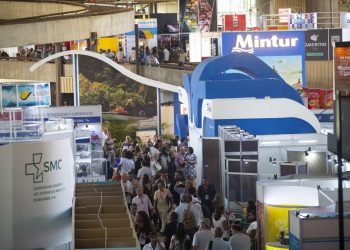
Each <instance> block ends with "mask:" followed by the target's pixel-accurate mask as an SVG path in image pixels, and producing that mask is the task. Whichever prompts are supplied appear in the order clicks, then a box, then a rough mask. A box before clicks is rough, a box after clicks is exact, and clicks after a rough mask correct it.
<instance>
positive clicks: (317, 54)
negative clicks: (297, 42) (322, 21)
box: [305, 30, 328, 61]
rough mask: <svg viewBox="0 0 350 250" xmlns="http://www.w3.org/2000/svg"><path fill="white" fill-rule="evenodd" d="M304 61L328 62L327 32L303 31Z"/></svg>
mask: <svg viewBox="0 0 350 250" xmlns="http://www.w3.org/2000/svg"><path fill="white" fill-rule="evenodd" d="M305 52H306V57H305V60H306V61H321V60H322V61H325V60H328V30H307V31H305Z"/></svg>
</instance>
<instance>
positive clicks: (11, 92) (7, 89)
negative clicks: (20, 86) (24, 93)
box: [1, 85, 17, 108]
mask: <svg viewBox="0 0 350 250" xmlns="http://www.w3.org/2000/svg"><path fill="white" fill-rule="evenodd" d="M1 89H2V91H1V94H2V107H3V108H14V107H17V86H16V85H3V86H2V88H1Z"/></svg>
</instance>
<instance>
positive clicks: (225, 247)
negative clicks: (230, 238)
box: [205, 227, 232, 250]
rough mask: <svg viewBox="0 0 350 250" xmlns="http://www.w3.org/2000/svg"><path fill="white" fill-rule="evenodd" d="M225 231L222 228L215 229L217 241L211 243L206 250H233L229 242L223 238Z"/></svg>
mask: <svg viewBox="0 0 350 250" xmlns="http://www.w3.org/2000/svg"><path fill="white" fill-rule="evenodd" d="M222 235H223V231H222V229H221V228H220V227H218V228H216V229H215V239H214V240H211V241H209V243H208V245H207V247H206V248H205V250H232V247H231V245H230V243H229V242H227V241H224V239H223V238H222Z"/></svg>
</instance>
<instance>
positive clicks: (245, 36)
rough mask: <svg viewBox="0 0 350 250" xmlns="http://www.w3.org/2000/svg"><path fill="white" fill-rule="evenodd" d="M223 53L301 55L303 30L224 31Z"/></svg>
mask: <svg viewBox="0 0 350 250" xmlns="http://www.w3.org/2000/svg"><path fill="white" fill-rule="evenodd" d="M222 44H223V45H222V50H223V55H227V54H229V53H231V52H248V53H254V54H255V55H257V56H274V55H302V54H303V51H304V32H299V31H280V32H224V33H223V34H222Z"/></svg>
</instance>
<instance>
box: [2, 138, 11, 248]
mask: <svg viewBox="0 0 350 250" xmlns="http://www.w3.org/2000/svg"><path fill="white" fill-rule="evenodd" d="M0 159H1V160H0V169H1V174H0V199H1V202H0V211H1V213H0V221H1V223H0V232H1V233H0V249H12V248H13V224H12V218H13V189H12V186H13V174H12V166H13V162H12V160H13V148H12V144H8V145H4V146H0Z"/></svg>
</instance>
